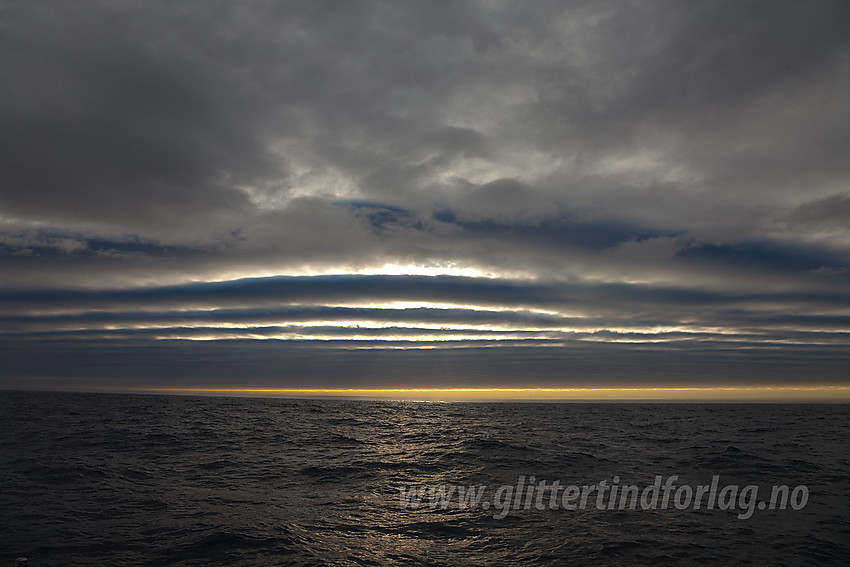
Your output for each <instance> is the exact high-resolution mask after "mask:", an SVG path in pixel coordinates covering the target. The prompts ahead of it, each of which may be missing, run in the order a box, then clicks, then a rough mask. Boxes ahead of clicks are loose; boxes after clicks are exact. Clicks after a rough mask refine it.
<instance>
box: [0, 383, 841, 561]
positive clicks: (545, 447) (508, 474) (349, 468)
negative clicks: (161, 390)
mask: <svg viewBox="0 0 850 567" xmlns="http://www.w3.org/2000/svg"><path fill="white" fill-rule="evenodd" d="M0 431H2V435H0V483H1V484H0V486H2V489H0V564H5V562H8V561H11V560H14V558H15V557H17V556H19V555H25V556H28V557H29V564H30V566H31V567H39V566H42V565H152V566H153V565H395V564H411V565H649V564H651V565H693V564H703V563H709V564H729V565H736V564H753V565H850V508H848V506H850V450H848V434H850V406H846V405H740V404H730V405H711V404H658V405H654V404H633V405H632V404H478V403H475V404H425V403H402V402H361V401H310V400H295V401H293V400H281V399H245V398H202V397H177V396H148V395H112V394H69V393H23V392H3V393H0ZM519 475H533V476H535V477H536V478H537V479H541V480H542V479H547V480H549V481H554V480H560V481H561V482H562V484H565V485H566V484H579V485H580V484H582V483H585V484H591V483H596V482H598V481H600V480H603V479H611V478H612V477H613V476H614V475H618V476H619V477H620V478H621V479H622V481H621V484H637V485H640V486H647V485H649V484H651V483H652V481H653V478H654V476H655V475H663V476H665V477H667V476H670V475H678V476H679V477H680V478H679V480H678V483H686V484H691V485H693V486H696V485H698V484H707V483H708V482H709V481H710V480H711V477H712V476H713V475H720V476H721V485H723V484H731V483H739V484H740V485H742V486H743V485H747V484H756V485H759V487H760V491H763V492H760V493H759V494H760V495H763V494H769V492H770V485H778V484H787V485H789V486H791V487H794V486H796V485H806V486H807V487H808V490H809V494H810V495H809V501H808V503H807V505H806V506H805V507H804V508H803V509H802V510H792V509H790V508H789V509H786V510H773V511H771V510H756V511H755V512H754V513H753V515H752V517H751V518H749V519H746V520H742V519H738V517H737V515H738V514H739V513H740V510H717V509H715V510H710V511H708V510H704V509H701V510H693V509H685V510H676V509H667V510H642V509H640V508H638V509H636V510H598V509H597V508H596V507H595V506H590V507H588V508H587V509H585V510H577V511H568V510H563V509H561V510H550V509H546V510H542V511H541V510H537V509H534V508H532V509H529V510H525V509H519V510H512V511H511V513H510V514H508V516H507V517H505V518H504V519H501V520H499V519H494V518H493V510H489V511H485V510H482V509H480V508H477V509H461V508H459V507H458V506H457V505H449V507H448V508H447V509H445V510H443V509H434V510H432V509H430V507H428V506H425V507H421V508H419V509H402V508H401V506H400V502H399V490H398V489H399V487H402V486H423V485H433V484H440V483H446V484H460V485H465V484H475V485H487V486H492V487H496V486H498V485H505V484H515V483H516V481H517V478H518V476H519Z"/></svg>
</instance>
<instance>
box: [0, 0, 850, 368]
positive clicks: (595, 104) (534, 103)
mask: <svg viewBox="0 0 850 567" xmlns="http://www.w3.org/2000/svg"><path fill="white" fill-rule="evenodd" d="M849 27H850V9H848V7H847V4H846V3H845V2H842V1H829V0H820V1H818V2H809V3H800V2H791V1H776V2H766V1H749V0H747V1H737V0H736V1H732V0H729V1H725V0H724V1H719V2H711V3H699V4H694V3H681V2H666V1H662V2H625V1H624V2H614V3H607V4H600V3H598V2H584V1H575V2H567V3H563V2H548V1H546V2H535V3H534V4H518V3H512V2H489V1H487V2H484V1H482V2H472V1H471V2H441V3H439V4H434V3H426V2H422V3H404V4H398V3H386V2H369V1H352V2H306V1H305V2H287V3H279V2H271V1H258V2H251V3H234V2H220V1H217V0H214V1H185V2H179V3H172V2H145V3H134V2H124V1H119V2H112V1H105V0H103V1H99V0H84V1H82V2H74V3H68V2H59V1H46V2H37V3H36V2H24V1H15V0H8V1H5V2H2V24H0V270H2V273H3V277H2V278H0V280H2V281H0V303H2V306H3V309H4V310H5V311H4V312H5V313H6V315H7V316H8V317H11V316H12V315H14V313H17V311H15V309H18V310H24V311H27V312H28V313H30V314H33V313H37V312H41V311H44V310H49V309H52V308H59V307H61V308H62V309H69V310H70V309H74V308H79V309H82V310H90V309H100V308H103V309H113V308H114V309H116V314H115V316H116V317H118V316H119V315H118V314H120V313H125V314H126V313H130V312H133V310H134V309H135V308H141V307H144V308H145V309H149V310H151V311H152V312H167V313H171V311H172V310H174V309H177V308H178V307H180V306H182V307H183V308H195V307H204V308H205V307H209V306H208V305H202V303H203V302H216V301H222V302H223V304H222V305H221V307H228V308H237V307H239V308H248V307H260V306H262V305H263V302H265V301H268V302H273V301H275V300H276V299H277V298H278V297H279V295H278V294H280V293H285V294H287V293H288V294H291V295H292V296H293V297H294V296H298V297H300V298H301V299H303V300H305V301H308V302H309V301H318V300H319V299H320V298H322V297H325V298H326V299H328V298H329V299H330V300H334V301H336V300H343V299H349V300H352V301H357V300H361V299H364V298H370V299H372V300H375V301H378V300H391V299H399V300H402V299H404V300H418V301H430V300H434V301H436V300H445V299H452V300H464V301H473V300H478V301H484V302H485V303H486V302H489V303H488V304H489V305H491V306H495V305H499V304H501V305H504V306H508V307H510V308H511V309H518V308H519V307H521V306H523V305H525V306H529V305H536V306H538V307H546V306H548V307H552V306H559V307H563V306H565V305H581V306H582V308H584V309H585V310H586V311H588V313H590V314H591V315H592V316H593V317H595V318H598V319H599V322H600V328H602V327H605V328H608V327H613V326H614V325H616V324H618V323H619V322H626V323H628V322H631V323H636V322H637V321H643V322H645V323H646V324H655V325H659V326H663V325H664V324H665V323H670V324H674V323H677V322H681V321H684V320H686V319H687V315H686V313H687V311H688V309H692V310H701V312H700V313H699V314H698V315H694V316H693V317H692V319H693V321H703V322H705V323H707V324H708V323H710V324H715V325H727V326H732V327H734V328H735V329H736V332H737V333H738V334H740V336H741V339H742V340H744V335H747V334H748V333H750V331H751V330H753V329H755V330H757V331H758V332H767V334H768V335H769V336H770V337H772V338H774V339H776V338H778V337H780V336H781V333H782V331H781V329H780V327H781V326H782V325H783V324H786V323H787V324H788V325H790V327H789V328H792V329H794V330H795V332H797V331H799V332H803V333H807V334H806V337H808V338H806V339H805V340H807V341H808V340H810V339H811V340H814V339H812V337H813V336H814V333H817V332H818V327H817V326H818V325H821V324H822V325H824V327H823V328H824V329H828V330H830V332H833V333H834V334H833V338H834V340H835V341H837V342H841V341H844V340H845V337H844V335H841V334H840V333H841V332H843V331H842V328H843V327H842V325H844V323H843V320H842V319H840V318H841V317H844V316H845V315H846V309H847V307H846V305H847V297H848V295H847V294H848V289H850V288H848V283H850V279H848V276H847V273H848V272H847V270H848V269H850V240H848V234H847V231H846V228H845V227H844V225H845V224H846V222H845V218H846V217H847V209H848V206H847V196H846V186H847V180H848V178H850V165H848V163H850V162H848V161H847V159H846V156H847V155H848V150H850V126H848V125H850V105H848V103H847V100H846V92H848V87H850V72H849V71H848V69H850V67H848V65H847V62H848V60H850V35H848V34H847V32H846V30H847V29H848V28H849ZM385 265H390V266H394V265H398V266H401V267H402V269H406V268H405V266H406V267H407V268H409V269H411V270H412V269H413V268H422V267H426V268H434V269H435V270H440V269H442V270H444V272H445V273H455V272H452V270H463V269H468V270H478V271H479V272H480V273H481V274H483V275H487V276H489V277H492V278H493V279H492V280H491V279H483V280H482V281H480V282H475V283H476V285H472V284H471V283H468V282H467V280H462V281H464V282H467V283H464V284H460V283H458V282H459V281H461V280H447V279H442V278H436V279H428V278H418V277H414V278H412V279H403V278H402V279H384V280H381V279H370V278H369V277H365V278H364V277H363V276H355V275H354V274H356V273H357V272H358V271H361V270H365V269H372V270H379V269H381V268H382V267H384V266H385ZM322 273H337V274H348V275H349V276H348V279H344V280H333V282H334V283H333V284H331V283H328V282H329V281H330V280H322V279H321V278H319V279H309V280H303V281H301V283H299V282H298V281H295V280H291V281H290V280H274V279H271V280H249V279H247V278H249V277H251V276H259V275H282V274H283V275H285V274H322ZM222 280H226V281H231V282H232V283H231V284H230V285H231V287H230V288H227V285H228V284H224V283H221V284H210V285H212V287H204V286H203V284H204V283H205V282H206V283H209V282H211V281H222ZM299 281H300V280H299ZM450 281H451V282H454V283H452V284H451V285H450V284H449V283H447V282H450ZM189 282H197V285H198V286H200V287H191V286H189V287H185V288H184V287H180V286H179V285H178V284H187V283H189ZM306 282H309V285H308V284H307V283H306ZM529 282H533V283H529ZM343 284H344V285H343ZM217 286H218V287H217ZM141 288H144V290H143V289H141ZM296 288H297V290H296ZM28 289H29V290H37V291H32V292H29V293H31V294H30V295H27V293H25V292H24V290H28ZM225 289H227V290H228V291H227V292H226V293H225V292H224V291H223V290H225ZM240 290H242V291H240ZM293 290H296V291H297V293H295V291H293ZM16 294H18V295H16ZM63 294H64V295H63ZM323 294H324V295H323ZM243 299H244V300H245V302H246V303H247V304H248V305H243V304H242V303H240V301H242V300H243ZM771 310H775V311H779V312H781V313H780V314H778V315H776V316H775V317H768V319H770V320H769V321H766V320H763V319H762V318H761V317H760V315H759V313H763V312H766V311H771ZM830 312H831V313H833V314H834V315H835V316H836V317H838V318H839V319H838V320H835V321H831V322H830V321H827V320H826V319H824V317H826V315H825V314H826V313H830ZM19 314H20V313H19ZM444 315H445V314H444ZM807 316H811V317H814V319H813V320H812V321H811V322H807V323H805V324H803V323H802V322H800V321H797V322H796V323H793V324H792V318H793V317H797V318H805V317H807ZM169 317H170V315H169ZM130 319H132V317H130ZM166 319H168V317H166ZM462 319H463V320H467V321H472V320H473V319H474V318H473V317H472V316H471V315H469V314H466V315H464V316H463V317H462ZM493 320H495V319H493ZM7 322H8V323H9V324H12V321H11V320H8V321H7ZM53 323H55V324H56V325H61V324H64V323H62V322H61V321H54V322H53ZM53 323H50V322H48V321H47V320H44V321H41V322H40V323H39V321H38V320H35V319H33V320H31V321H30V320H28V321H23V322H18V323H15V324H16V325H17V324H20V325H23V326H24V327H26V328H30V326H32V328H35V327H37V326H39V325H50V324H53ZM67 323H68V324H71V323H73V321H69V322H67ZM527 323H528V324H529V325H530V324H532V320H531V319H529V320H528V321H527ZM795 325H799V326H795ZM22 328H23V327H22ZM40 328H41V327H40ZM44 328H45V329H46V328H47V327H44ZM48 330H49V329H48ZM766 330H767V331H766ZM768 331H769V332H768ZM789 332H790V331H789ZM789 337H790V335H789ZM596 338H605V337H596ZM148 339H150V337H147V338H145V337H142V336H137V337H136V338H135V339H134V340H137V341H142V342H144V341H146V340H148ZM721 339H722V337H719V336H717V337H712V340H714V341H716V343H717V344H720V342H722V340H721ZM8 340H11V339H8ZM43 340H44V341H47V339H46V338H43ZM51 340H53V339H51ZM55 340H56V341H59V342H61V340H60V339H58V338H57V339H55ZM68 340H70V339H68ZM93 340H94V339H93ZM97 340H100V339H97ZM682 340H683V342H692V341H691V340H690V339H684V338H683V339H682ZM747 340H749V338H748V339H747ZM789 340H790V338H789ZM77 342H85V340H84V339H80V340H79V341H77ZM824 342H832V339H830V340H826V339H825V340H824ZM10 344H11V343H10ZM242 346H243V347H244V346H245V345H242ZM149 347H150V345H148V346H146V347H145V348H146V349H147V348H149ZM56 348H57V350H56V352H57V353H58V352H60V351H61V352H64V351H63V349H62V348H59V347H56ZM92 348H93V349H94V347H92ZM109 348H110V349H112V348H117V347H109ZM150 348H152V347H150ZM186 348H187V349H188V348H189V347H186ZM196 348H201V347H195V346H193V347H192V348H191V349H189V350H186V351H185V352H190V351H191V352H201V351H200V350H197V351H196V350H193V349H196ZM241 348H242V347H240V349H241ZM245 348H246V349H247V347H245ZM582 348H590V347H587V346H586V345H585V346H583V347H582ZM612 348H613V347H612ZM623 348H625V347H623ZM706 348H707V345H706ZM169 349H172V347H169ZM169 349H166V350H167V351H168V353H169V355H168V356H171V355H174V356H178V357H179V356H180V355H179V354H178V351H180V349H179V348H178V347H177V346H175V347H173V349H172V350H169ZM240 349H236V350H234V351H232V353H233V354H232V356H233V357H234V359H238V358H239V356H241V355H237V354H235V353H237V352H240V353H246V352H249V351H250V349H247V350H240ZM13 350H14V348H13V347H12V346H9V350H8V351H6V352H7V353H8V352H12V351H13ZM96 350H97V349H94V350H92V351H91V352H95V351H96ZM119 350H120V349H119ZM839 350H840V349H839ZM110 352H112V351H110ZM149 352H159V351H157V350H156V349H153V350H150V351H149ZM263 352H265V351H263ZM506 352H507V351H506ZM511 352H513V353H514V355H516V356H518V357H519V358H523V357H526V356H531V355H529V354H522V355H517V354H516V353H517V351H511ZM535 352H536V351H535ZM583 352H584V351H583ZM587 352H590V351H587ZM618 352H622V353H627V352H628V353H630V352H631V351H628V350H624V351H618ZM731 352H732V351H731V350H730V353H731ZM801 352H803V351H801ZM739 354H740V353H738V352H737V351H735V354H734V355H733V354H729V356H730V357H732V358H730V360H732V359H735V360H737V358H736V357H738V356H739ZM290 355H291V356H295V357H296V358H297V356H296V355H295V354H292V353H290V354H289V355H287V356H290ZM57 356H58V355H57ZM116 356H117V355H116ZM187 356H189V355H187ZM191 356H194V355H191ZM191 356H189V358H191ZM263 356H264V357H265V356H266V354H263ZM298 356H300V355H298ZM458 356H460V355H458ZM588 356H590V355H588ZM623 356H624V357H625V358H624V359H623V360H626V359H628V356H631V355H630V354H629V355H628V356H627V355H626V354H623ZM801 356H803V355H802V354H801ZM831 356H838V358H840V357H841V356H844V355H843V354H841V355H835V354H834V353H833V354H832V355H831ZM119 358H120V357H119ZM272 358H273V357H272ZM17 360H22V359H20V358H18V359H17ZM116 360H117V358H116ZM265 360H267V361H269V360H271V358H266V359H265ZM588 360H589V358H588ZM833 360H835V359H833ZM554 367H555V366H552V367H551V368H554ZM551 368H550V370H551ZM609 370H610V369H609ZM671 372H673V371H671ZM671 375H672V374H671Z"/></svg>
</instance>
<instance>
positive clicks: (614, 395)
mask: <svg viewBox="0 0 850 567" xmlns="http://www.w3.org/2000/svg"><path fill="white" fill-rule="evenodd" d="M130 391H134V392H150V393H171V394H203V395H225V396H226V395H232V396H268V397H293V398H359V399H375V400H408V401H458V402H461V401H512V400H517V401H519V400H531V401H681V402H688V401H694V402H700V401H705V402H709V401H721V402H722V401H729V402H737V401H753V402H809V401H812V402H814V401H817V402H840V403H848V402H850V385H847V386H713V387H644V388H133V389H130Z"/></svg>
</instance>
